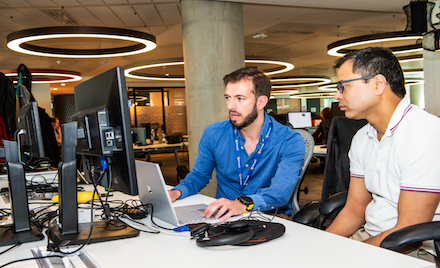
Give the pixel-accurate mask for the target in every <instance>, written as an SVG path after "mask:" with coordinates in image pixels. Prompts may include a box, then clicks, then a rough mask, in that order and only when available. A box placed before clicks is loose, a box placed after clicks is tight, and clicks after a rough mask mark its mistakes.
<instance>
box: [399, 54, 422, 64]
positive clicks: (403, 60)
mask: <svg viewBox="0 0 440 268" xmlns="http://www.w3.org/2000/svg"><path fill="white" fill-rule="evenodd" d="M398 60H399V63H400V64H402V63H407V62H414V61H423V55H417V56H410V57H402V58H398Z"/></svg>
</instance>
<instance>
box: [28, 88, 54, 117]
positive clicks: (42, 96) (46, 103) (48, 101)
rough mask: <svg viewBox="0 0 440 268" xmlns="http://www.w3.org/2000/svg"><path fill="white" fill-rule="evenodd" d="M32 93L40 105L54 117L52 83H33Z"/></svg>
mask: <svg viewBox="0 0 440 268" xmlns="http://www.w3.org/2000/svg"><path fill="white" fill-rule="evenodd" d="M31 91H32V95H34V98H35V100H36V101H37V102H38V106H39V107H40V108H43V109H44V110H46V113H47V114H48V115H49V116H50V117H52V116H53V114H52V97H51V94H50V84H35V83H33V84H32V89H31Z"/></svg>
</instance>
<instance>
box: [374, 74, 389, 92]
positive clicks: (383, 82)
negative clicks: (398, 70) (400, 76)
mask: <svg viewBox="0 0 440 268" xmlns="http://www.w3.org/2000/svg"><path fill="white" fill-rule="evenodd" d="M373 79H374V81H375V85H376V94H377V95H382V94H383V93H384V92H385V88H386V87H387V85H389V84H388V82H387V79H386V78H385V76H383V75H381V74H378V75H376V76H375V77H374V78H373Z"/></svg>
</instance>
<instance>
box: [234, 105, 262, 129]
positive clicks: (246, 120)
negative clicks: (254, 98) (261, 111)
mask: <svg viewBox="0 0 440 268" xmlns="http://www.w3.org/2000/svg"><path fill="white" fill-rule="evenodd" d="M257 117H258V111H257V104H256V103H255V105H254V108H253V109H252V112H251V113H250V114H248V115H247V116H246V117H245V118H244V120H243V123H241V124H237V122H233V121H232V120H231V119H229V121H231V124H232V126H233V127H235V128H236V129H242V128H245V127H247V126H249V125H250V124H252V123H253V122H254V121H255V119H257Z"/></svg>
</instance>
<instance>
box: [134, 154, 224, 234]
mask: <svg viewBox="0 0 440 268" xmlns="http://www.w3.org/2000/svg"><path fill="white" fill-rule="evenodd" d="M136 175H137V181H138V188H139V199H140V200H141V201H142V203H143V204H152V205H153V217H155V218H158V219H160V220H162V221H164V222H167V223H169V224H171V225H174V226H182V225H186V224H190V223H200V222H207V221H213V220H216V219H215V218H211V219H208V218H204V217H203V216H202V213H203V211H204V210H205V208H206V207H207V205H206V204H197V205H190V206H182V207H173V205H172V203H171V199H170V196H169V194H168V190H167V188H166V186H165V181H164V179H163V176H162V171H161V170H160V167H159V165H158V164H156V163H151V162H145V161H138V160H136ZM217 221H218V220H217Z"/></svg>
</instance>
